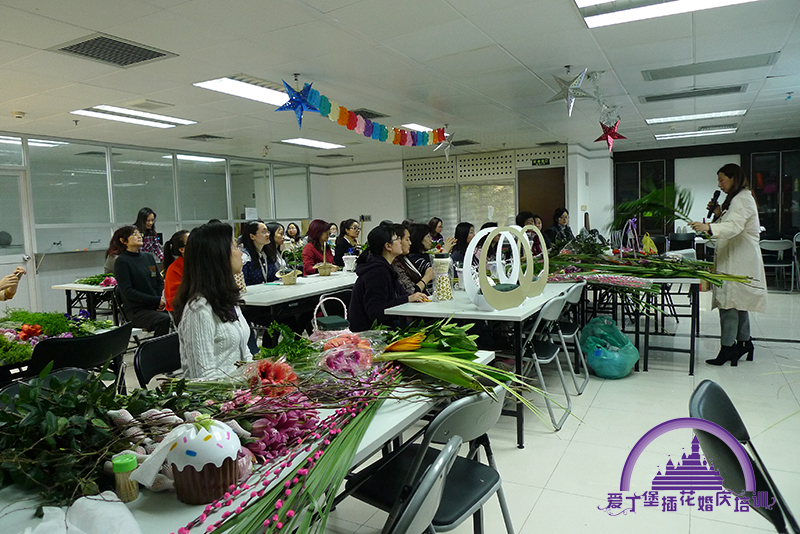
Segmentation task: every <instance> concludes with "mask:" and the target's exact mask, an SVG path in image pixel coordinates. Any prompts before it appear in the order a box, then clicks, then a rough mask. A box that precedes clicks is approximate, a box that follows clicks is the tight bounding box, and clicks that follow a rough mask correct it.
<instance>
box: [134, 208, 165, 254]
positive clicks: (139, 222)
mask: <svg viewBox="0 0 800 534" xmlns="http://www.w3.org/2000/svg"><path fill="white" fill-rule="evenodd" d="M133 225H134V226H135V227H136V228H137V229H138V230H139V233H141V234H142V243H143V244H142V248H141V250H140V252H149V253H151V254H152V255H154V256H155V257H156V262H157V263H161V262H163V261H164V249H163V247H162V246H161V242H160V241H159V240H158V233H157V232H156V213H155V212H154V211H153V210H151V209H150V208H142V209H140V210H139V214H138V215H137V216H136V222H135V223H133Z"/></svg>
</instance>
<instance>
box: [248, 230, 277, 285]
mask: <svg viewBox="0 0 800 534" xmlns="http://www.w3.org/2000/svg"><path fill="white" fill-rule="evenodd" d="M269 236H270V233H269V230H268V229H267V225H266V224H264V223H263V222H261V221H249V222H248V223H246V224H245V225H244V228H243V229H242V248H243V249H244V250H243V251H242V252H243V254H242V264H243V267H242V274H243V275H244V283H245V284H247V285H248V286H254V285H258V284H263V283H265V282H274V281H275V280H277V279H278V277H277V273H278V264H277V263H275V261H274V259H273V261H272V262H271V263H270V261H269V258H268V257H267V252H266V251H265V250H264V247H265V246H266V245H268V244H269V242H270V241H269Z"/></svg>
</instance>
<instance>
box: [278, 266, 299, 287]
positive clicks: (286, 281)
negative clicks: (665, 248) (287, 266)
mask: <svg viewBox="0 0 800 534" xmlns="http://www.w3.org/2000/svg"><path fill="white" fill-rule="evenodd" d="M299 272H300V271H297V270H293V271H287V272H285V273H278V274H277V276H278V278H280V279H281V282H283V285H285V286H293V285H295V284H296V283H297V274H298V273H299Z"/></svg>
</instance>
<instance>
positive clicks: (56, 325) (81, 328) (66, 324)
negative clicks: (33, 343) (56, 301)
mask: <svg viewBox="0 0 800 534" xmlns="http://www.w3.org/2000/svg"><path fill="white" fill-rule="evenodd" d="M84 313H85V312H84ZM23 324H30V325H34V324H38V325H39V326H41V327H42V334H44V335H46V336H50V337H52V336H57V335H59V334H65V333H67V332H70V333H72V335H73V336H76V337H81V336H89V335H92V334H94V333H95V332H96V331H97V330H101V329H105V328H111V326H112V322H111V321H92V320H90V319H88V318H84V317H72V318H69V317H67V316H66V315H65V314H63V313H60V312H31V311H27V310H22V309H19V308H15V309H11V310H9V311H8V314H7V315H6V316H5V317H4V318H3V319H2V322H0V325H2V326H3V327H5V328H17V329H19V327H20V326H22V325H23Z"/></svg>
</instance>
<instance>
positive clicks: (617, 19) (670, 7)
mask: <svg viewBox="0 0 800 534" xmlns="http://www.w3.org/2000/svg"><path fill="white" fill-rule="evenodd" d="M759 1H761V0H674V1H672V2H659V3H654V4H651V5H646V6H642V7H635V8H633V9H623V10H618V11H602V8H601V13H600V14H599V15H591V16H584V20H585V21H586V26H588V27H589V28H599V27H601V26H611V25H612V24H622V23H625V22H633V21H636V20H646V19H654V18H657V17H666V16H668V15H677V14H679V13H691V12H693V11H703V10H705V9H713V8H717V7H725V6H733V5H737V4H747V3H750V2H759ZM576 4H577V2H576ZM595 4H596V2H595ZM593 5H594V4H593ZM626 5H628V4H626ZM578 7H579V8H580V7H581V6H578Z"/></svg>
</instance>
